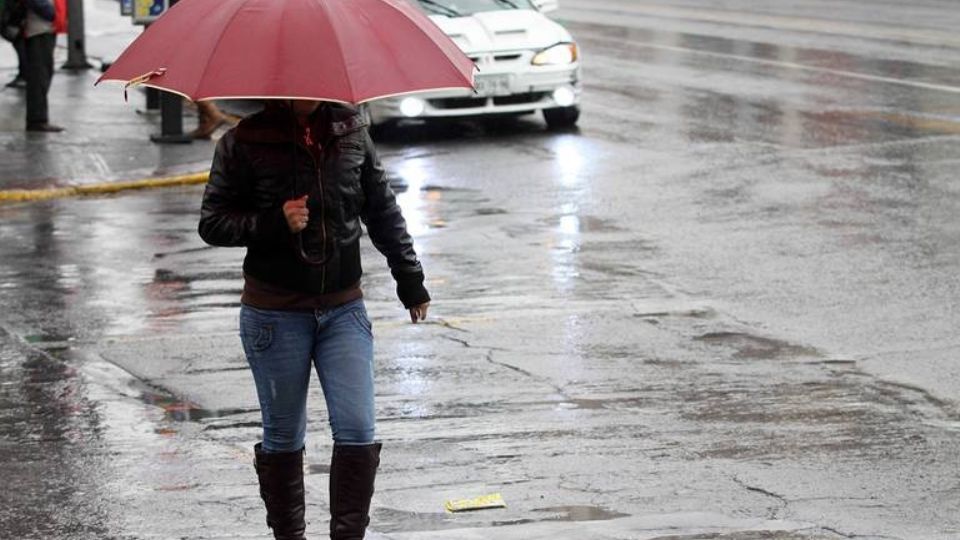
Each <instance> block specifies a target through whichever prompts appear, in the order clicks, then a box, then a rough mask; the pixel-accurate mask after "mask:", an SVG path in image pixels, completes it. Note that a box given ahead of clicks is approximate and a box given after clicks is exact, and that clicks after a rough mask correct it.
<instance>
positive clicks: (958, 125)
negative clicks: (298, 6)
mask: <svg viewBox="0 0 960 540" xmlns="http://www.w3.org/2000/svg"><path fill="white" fill-rule="evenodd" d="M756 4H757V3H756V2H749V1H746V0H728V1H722V2H721V1H710V0H683V1H677V2H667V1H660V2H657V1H653V2H639V1H634V0H561V9H560V11H559V12H558V14H557V17H556V18H557V19H558V20H560V21H562V22H563V23H564V25H565V26H566V27H567V28H568V29H569V30H570V31H571V32H572V33H573V35H574V36H575V38H576V39H577V41H578V42H579V44H580V46H581V49H582V51H583V63H584V72H583V78H584V96H583V100H584V101H583V115H582V117H581V120H580V124H579V129H578V130H575V131H570V132H551V131H548V130H546V129H545V127H544V124H543V121H542V119H541V118H540V117H539V116H536V117H534V116H530V117H524V118H520V119H515V120H500V121H496V122H463V123H453V124H442V125H429V126H408V127H406V128H403V129H398V130H391V131H390V132H389V133H386V134H384V135H383V136H381V137H380V139H379V141H378V145H379V149H380V154H381V158H382V159H383V161H384V163H385V166H386V168H387V169H388V171H389V172H390V174H391V176H392V178H393V180H394V183H395V184H396V186H397V187H398V190H400V191H401V193H400V195H399V200H400V202H401V205H402V207H403V209H404V213H405V215H406V217H407V220H408V224H409V227H410V232H411V233H412V234H413V236H414V238H415V242H416V245H417V249H418V252H419V253H420V254H421V258H422V261H423V265H424V268H425V271H426V273H427V286H428V288H429V289H430V292H431V295H432V297H433V303H432V304H431V312H430V319H429V320H428V324H425V325H411V324H409V322H405V320H406V321H408V319H407V318H406V313H405V311H404V310H403V309H402V307H401V306H400V305H399V303H398V302H397V301H396V295H395V289H394V282H393V279H392V278H391V276H390V272H389V270H388V269H387V267H386V264H385V263H384V262H383V258H382V257H380V256H379V254H378V253H377V252H376V251H375V250H374V248H373V247H372V246H371V245H370V243H369V241H366V240H365V241H364V242H363V250H364V252H363V260H364V265H365V275H364V281H363V289H364V296H365V299H366V301H367V306H368V309H369V311H370V315H371V318H372V319H373V324H374V328H375V334H376V336H377V346H376V377H377V412H378V414H377V421H378V432H379V438H380V439H382V440H383V443H384V449H383V457H382V459H383V461H382V466H381V471H380V475H379V476H378V478H377V492H376V494H375V496H374V502H373V507H374V509H373V513H372V522H371V528H372V533H371V534H369V535H368V537H369V538H372V539H374V540H383V539H393V540H412V539H436V540H440V539H448V540H456V539H465V540H466V539H496V540H532V539H542V540H547V539H558V540H580V539H624V540H625V539H650V538H670V539H706V538H731V539H778V540H785V539H794V538H797V539H799V538H825V539H832V538H895V539H904V540H915V539H941V538H942V539H948V538H960V511H958V508H960V366H958V364H957V361H956V360H957V356H958V354H960V342H958V338H957V334H956V331H955V329H956V328H957V327H958V325H960V309H958V308H957V306H958V302H957V300H958V298H960V284H958V278H957V276H958V275H960V188H958V185H957V183H956V178H955V177H956V171H957V167H958V166H960V153H958V150H960V65H958V63H957V60H958V58H960V34H958V33H957V31H956V28H957V27H958V26H960V10H958V9H957V5H956V4H955V3H954V2H951V1H950V0H940V1H935V0H922V1H918V2H910V3H906V2H900V3H895V2H871V1H868V0H840V1H833V2H827V1H821V0H801V1H796V2H786V1H779V2H765V3H763V4H764V6H763V7H758V6H757V5H756ZM58 77H60V75H58ZM90 77H91V80H92V77H94V75H92V74H91V75H90ZM4 96H6V94H5V95H4ZM118 99H119V98H118ZM128 112H129V114H130V115H135V113H134V112H133V111H132V107H131V108H130V109H129V111H128ZM15 124H16V128H19V123H15ZM13 129H14V127H13V124H11V127H9V131H11V132H12V130H13ZM2 136H3V137H5V139H4V142H5V144H6V145H7V146H6V148H5V150H4V156H6V155H7V154H8V153H11V152H12V151H11V150H10V149H11V148H13V147H14V146H12V145H13V143H10V142H9V141H10V140H11V137H13V135H11V133H4V134H2ZM17 136H21V135H19V133H18V134H17ZM21 137H22V136H21ZM202 148H203V149H204V150H203V151H205V152H208V153H209V152H210V151H211V150H210V147H209V146H203V147H202ZM70 151H72V152H81V151H82V149H76V148H74V149H73V150H70ZM178 151H180V150H178ZM180 161H182V162H187V161H189V160H185V159H184V160H180ZM8 169H9V167H8V168H7V169H4V174H8V173H7V170H8ZM18 187H19V186H18ZM201 194H202V187H201V186H195V187H184V188H174V189H164V190H153V191H139V192H127V193H123V194H119V195H116V196H111V197H91V198H73V199H58V200H53V201H47V202H33V203H16V204H3V205H0V240H2V241H0V304H2V306H3V310H2V313H0V432H2V433H3V438H2V439H0V440H2V445H3V446H2V449H3V454H4V456H3V458H2V459H0V476H2V477H3V478H4V488H3V489H0V531H4V532H2V533H0V536H2V537H3V538H12V539H13V538H16V539H20V538H23V539H33V538H38V539H39V538H44V539H47V538H63V539H99V538H122V539H138V538H164V539H166V538H190V539H200V538H268V536H267V533H268V530H267V528H266V527H265V526H264V523H263V510H262V503H261V501H260V499H259V496H258V493H257V487H256V477H255V475H254V473H253V469H252V466H251V465H250V461H251V458H252V445H253V444H254V443H255V442H257V441H258V440H259V439H258V437H259V435H260V415H259V411H258V409H257V402H256V396H255V394H254V388H253V383H252V380H251V377H250V374H249V371H248V368H247V364H246V361H245V359H244V357H243V352H242V349H241V347H240V342H239V339H238V337H237V314H238V307H239V295H240V290H241V287H242V275H241V271H240V261H241V259H242V256H243V253H242V250H236V249H216V248H211V247H208V246H206V245H205V244H204V243H203V242H202V241H201V239H200V238H199V237H198V235H197V232H196V230H197V220H198V213H199V203H200V198H201ZM330 449H331V441H330V436H329V428H328V426H327V424H326V413H325V408H324V406H323V399H322V396H321V395H320V390H319V385H318V384H314V385H313V387H312V388H311V397H310V418H309V437H308V441H307V448H306V460H307V462H308V463H309V470H308V476H307V479H306V485H307V501H308V508H307V519H308V534H309V535H310V536H309V537H311V538H321V537H324V536H323V535H324V533H325V531H326V530H327V519H328V517H327V488H326V486H327V472H328V471H329V467H328V463H329V452H330ZM497 492H498V493H501V494H502V495H503V497H504V500H505V501H506V504H507V507H506V508H503V509H494V510H484V511H477V512H470V513H462V514H460V513H458V514H451V513H446V512H445V511H444V507H443V503H444V501H445V500H448V499H460V498H467V497H474V496H478V495H483V494H486V493H497Z"/></svg>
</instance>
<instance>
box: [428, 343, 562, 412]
mask: <svg viewBox="0 0 960 540" xmlns="http://www.w3.org/2000/svg"><path fill="white" fill-rule="evenodd" d="M440 337H441V338H443V339H446V340H448V341H453V342H454V343H459V344H461V345H463V346H464V347H466V348H468V349H475V350H483V351H486V354H485V355H484V360H486V361H487V362H488V363H490V364H493V365H495V366H498V367H501V368H504V369H509V370H510V371H514V372H517V373H520V374H521V375H523V376H525V377H527V378H529V379H532V380H534V381H537V382H539V383H541V384H545V385H547V386H549V387H550V388H552V389H553V391H554V392H556V393H557V395H559V396H560V397H562V398H563V399H564V400H566V401H572V400H573V398H572V397H571V396H570V395H569V394H567V393H566V391H564V390H563V387H562V386H560V385H558V384H556V383H554V382H552V381H551V380H550V379H547V378H546V377H541V376H539V375H537V374H535V373H533V372H532V371H527V370H525V369H523V368H521V367H518V366H515V365H513V364H509V363H507V362H501V361H499V360H496V359H495V358H494V357H493V354H494V353H495V352H506V351H507V349H503V348H499V347H487V346H483V347H478V346H475V345H473V344H471V343H470V342H469V341H467V340H465V339H460V338H458V337H454V336H440Z"/></svg>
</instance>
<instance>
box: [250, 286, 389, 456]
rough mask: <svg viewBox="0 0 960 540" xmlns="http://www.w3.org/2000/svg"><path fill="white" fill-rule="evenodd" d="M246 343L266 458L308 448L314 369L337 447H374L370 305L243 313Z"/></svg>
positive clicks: (255, 310) (358, 303)
mask: <svg viewBox="0 0 960 540" xmlns="http://www.w3.org/2000/svg"><path fill="white" fill-rule="evenodd" d="M240 339H241V341H242V342H243V350H244V352H245V353H246V356H247V362H249V364H250V370H251V371H252V372H253V379H254V382H255V383H256V385H257V396H258V398H259V400H260V413H261V415H262V417H263V450H264V451H266V452H293V451H296V450H299V449H301V448H303V441H304V438H305V436H306V430H307V388H308V387H309V385H310V368H311V367H314V368H315V369H316V370H317V376H318V377H319V379H320V386H321V388H322V389H323V397H324V399H326V402H327V414H328V417H329V421H330V428H331V431H332V432H333V440H334V442H336V443H337V444H346V445H363V444H370V443H372V442H373V440H374V416H375V411H374V405H373V332H372V327H371V324H370V319H369V318H368V317H367V310H366V308H365V307H364V304H363V300H362V299H358V300H354V301H352V302H348V303H346V304H344V305H342V306H337V307H335V308H333V309H330V310H327V311H322V310H317V311H315V312H312V313H311V312H305V311H304V312H301V311H273V310H264V309H257V308H254V307H251V306H248V305H243V306H242V307H241V308H240Z"/></svg>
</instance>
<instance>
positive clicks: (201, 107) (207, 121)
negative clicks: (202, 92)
mask: <svg viewBox="0 0 960 540" xmlns="http://www.w3.org/2000/svg"><path fill="white" fill-rule="evenodd" d="M197 112H198V114H199V120H198V122H197V129H195V130H193V131H191V132H190V137H192V138H194V139H209V138H210V136H211V135H213V132H214V131H216V130H217V128H219V127H220V126H222V125H224V124H226V123H228V122H229V119H228V118H227V116H226V115H225V114H223V113H222V112H220V109H218V108H217V106H216V105H214V104H213V103H210V102H209V101H200V102H197Z"/></svg>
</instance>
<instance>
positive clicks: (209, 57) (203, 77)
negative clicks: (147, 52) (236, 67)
mask: <svg viewBox="0 0 960 540" xmlns="http://www.w3.org/2000/svg"><path fill="white" fill-rule="evenodd" d="M247 1H248V0H244V2H243V3H242V4H241V5H240V6H239V7H238V8H237V10H236V11H234V12H233V14H231V15H230V20H229V21H227V24H225V25H223V29H224V31H223V32H221V33H220V37H219V38H217V44H216V46H214V47H213V49H211V51H210V54H208V55H207V60H206V62H204V64H203V75H201V76H200V78H199V79H198V80H197V86H196V87H195V88H194V89H193V96H194V97H195V98H196V97H199V96H198V95H197V94H198V93H199V92H200V88H202V87H203V83H204V81H205V80H206V78H207V68H208V67H210V61H211V60H213V57H214V56H215V55H216V54H217V51H219V50H220V45H221V44H223V35H224V34H225V33H226V31H227V30H228V29H229V28H230V25H232V24H233V20H234V19H236V18H237V17H238V16H239V15H240V12H241V11H243V8H244V7H245V6H246V5H247ZM192 100H193V99H192V98H191V101H192Z"/></svg>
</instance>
